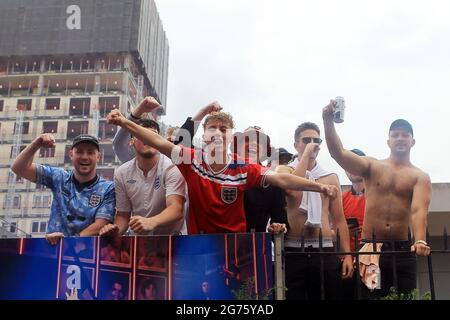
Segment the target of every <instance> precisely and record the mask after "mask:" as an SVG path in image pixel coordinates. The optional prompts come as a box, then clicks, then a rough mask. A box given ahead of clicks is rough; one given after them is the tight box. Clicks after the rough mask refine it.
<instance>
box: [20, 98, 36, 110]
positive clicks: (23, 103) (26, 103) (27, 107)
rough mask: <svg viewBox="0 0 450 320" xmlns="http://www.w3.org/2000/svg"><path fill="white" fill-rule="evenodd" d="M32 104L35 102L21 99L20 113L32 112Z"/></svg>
mask: <svg viewBox="0 0 450 320" xmlns="http://www.w3.org/2000/svg"><path fill="white" fill-rule="evenodd" d="M32 104H33V100H32V99H20V100H17V110H19V111H30V110H31V105H32Z"/></svg>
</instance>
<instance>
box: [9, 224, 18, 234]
mask: <svg viewBox="0 0 450 320" xmlns="http://www.w3.org/2000/svg"><path fill="white" fill-rule="evenodd" d="M16 229H17V222H11V223H10V225H9V232H11V233H16Z"/></svg>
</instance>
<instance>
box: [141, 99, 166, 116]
mask: <svg viewBox="0 0 450 320" xmlns="http://www.w3.org/2000/svg"><path fill="white" fill-rule="evenodd" d="M138 108H139V110H140V111H142V113H146V112H153V111H156V110H157V109H159V108H162V107H161V105H160V104H159V102H158V101H157V100H156V99H155V98H153V97H146V98H145V99H144V100H142V102H141V104H140V105H139V106H138Z"/></svg>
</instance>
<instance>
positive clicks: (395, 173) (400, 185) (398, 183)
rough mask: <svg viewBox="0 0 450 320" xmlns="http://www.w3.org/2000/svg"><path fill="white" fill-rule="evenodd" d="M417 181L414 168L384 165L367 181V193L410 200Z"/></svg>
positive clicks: (378, 167) (373, 172)
mask: <svg viewBox="0 0 450 320" xmlns="http://www.w3.org/2000/svg"><path fill="white" fill-rule="evenodd" d="M417 179H418V176H417V172H416V170H414V169H412V168H409V167H393V166H392V165H388V164H384V163H382V164H379V165H377V166H376V167H375V168H374V169H373V170H372V172H371V176H370V177H369V179H367V181H366V189H367V192H375V193H378V194H380V193H381V194H387V195H389V194H391V195H395V196H396V197H401V198H410V197H412V194H413V190H414V186H415V184H416V182H417Z"/></svg>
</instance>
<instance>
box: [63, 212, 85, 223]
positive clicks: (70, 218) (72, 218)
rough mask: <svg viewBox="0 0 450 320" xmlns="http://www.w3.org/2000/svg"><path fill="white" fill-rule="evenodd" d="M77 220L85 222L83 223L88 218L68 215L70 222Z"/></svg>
mask: <svg viewBox="0 0 450 320" xmlns="http://www.w3.org/2000/svg"><path fill="white" fill-rule="evenodd" d="M75 219H76V220H78V221H81V222H83V221H85V220H86V217H83V216H73V215H71V214H69V215H67V220H68V221H69V222H73V221H75Z"/></svg>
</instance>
